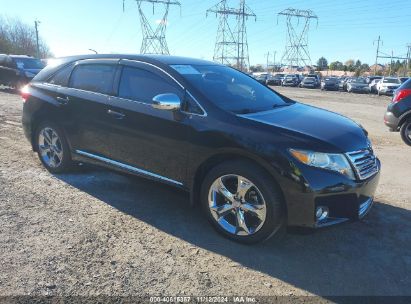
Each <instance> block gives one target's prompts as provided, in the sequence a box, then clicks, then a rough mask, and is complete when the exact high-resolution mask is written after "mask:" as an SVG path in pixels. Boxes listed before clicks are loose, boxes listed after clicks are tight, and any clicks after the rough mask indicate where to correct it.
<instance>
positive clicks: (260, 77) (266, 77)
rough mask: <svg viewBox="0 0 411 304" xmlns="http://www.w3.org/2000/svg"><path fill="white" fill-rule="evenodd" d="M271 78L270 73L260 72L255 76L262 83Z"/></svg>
mask: <svg viewBox="0 0 411 304" xmlns="http://www.w3.org/2000/svg"><path fill="white" fill-rule="evenodd" d="M268 78H269V74H260V75H257V76H256V77H255V79H256V80H257V81H258V82H259V83H261V84H264V85H265V84H267V80H268Z"/></svg>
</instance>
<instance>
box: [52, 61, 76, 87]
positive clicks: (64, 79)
mask: <svg viewBox="0 0 411 304" xmlns="http://www.w3.org/2000/svg"><path fill="white" fill-rule="evenodd" d="M72 70H73V66H72V65H69V66H66V67H64V68H62V69H61V70H59V71H58V72H57V73H56V74H54V75H53V76H52V77H51V78H50V79H49V80H48V83H50V84H55V85H59V86H62V87H66V86H67V84H68V81H69V79H70V74H71V71H72Z"/></svg>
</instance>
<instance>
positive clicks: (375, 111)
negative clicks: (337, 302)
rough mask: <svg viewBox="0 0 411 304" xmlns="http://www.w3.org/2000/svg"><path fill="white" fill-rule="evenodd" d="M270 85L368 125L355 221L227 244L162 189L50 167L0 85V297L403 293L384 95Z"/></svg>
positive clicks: (398, 174) (409, 218)
mask: <svg viewBox="0 0 411 304" xmlns="http://www.w3.org/2000/svg"><path fill="white" fill-rule="evenodd" d="M279 91H281V92H282V93H284V94H285V95H287V96H289V97H292V98H295V99H297V100H301V101H303V102H306V103H309V104H312V105H315V106H319V107H323V108H327V109H330V110H333V111H336V112H339V113H342V114H344V115H347V116H349V117H351V118H353V119H355V120H356V121H358V122H360V123H361V124H362V125H363V126H364V127H365V128H366V129H367V130H368V131H369V132H370V136H371V139H372V141H373V143H374V146H375V150H376V153H377V154H378V156H379V157H380V159H381V161H382V164H383V171H382V177H381V184H380V187H379V189H378V193H377V197H376V199H377V202H376V204H375V206H374V208H373V210H372V211H371V212H370V214H369V215H368V217H367V218H366V219H365V220H364V221H362V222H357V223H348V224H343V225H340V226H336V227H331V228H328V229H324V230H320V231H317V232H315V233H312V234H301V233H296V232H293V233H289V234H287V235H286V236H285V238H284V239H283V240H282V242H280V243H279V242H275V241H268V242H266V243H264V244H260V245H256V246H243V245H238V244H236V243H232V242H229V241H227V240H225V239H223V238H221V237H220V236H219V235H217V234H216V233H215V232H214V230H213V229H212V228H211V227H210V226H209V225H208V223H207V222H206V221H205V219H203V217H202V215H201V213H200V212H199V211H198V210H193V209H191V208H190V207H189V200H188V196H187V195H186V194H185V193H182V192H179V191H176V190H174V189H172V188H169V187H166V186H164V185H161V184H156V183H153V182H149V181H146V180H143V179H139V178H135V177H130V176H124V175H119V174H116V173H111V172H108V171H106V170H102V169H95V168H84V169H82V170H79V171H78V172H75V173H72V174H68V175H60V176H53V175H51V174H49V173H48V172H47V171H45V170H44V169H43V168H42V167H41V165H40V162H39V160H38V159H37V156H36V155H35V154H33V153H32V152H31V150H30V146H29V144H28V142H27V141H26V139H25V138H24V136H23V132H22V128H21V126H20V117H21V109H22V102H21V101H20V98H19V97H18V96H17V95H15V94H13V92H9V91H7V90H4V89H3V90H1V91H0V263H1V265H0V270H1V271H0V296H5V295H85V296H89V295H123V296H124V295H177V294H178V295H320V296H323V297H327V296H330V295H411V274H410V273H411V271H410V270H411V187H410V182H411V177H410V175H409V174H410V172H411V161H410V152H411V148H410V147H407V146H406V145H405V144H403V143H402V142H401V140H400V137H399V134H398V133H389V132H388V130H387V129H386V128H385V126H384V124H383V118H382V117H383V114H384V111H385V108H386V105H387V103H388V102H389V98H387V97H377V96H366V95H351V94H348V93H338V92H321V91H318V90H315V91H309V90H304V89H293V88H288V89H287V88H284V89H282V88H280V89H279Z"/></svg>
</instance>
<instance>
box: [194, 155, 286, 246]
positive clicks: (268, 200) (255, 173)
mask: <svg viewBox="0 0 411 304" xmlns="http://www.w3.org/2000/svg"><path fill="white" fill-rule="evenodd" d="M201 204H202V207H203V209H204V212H205V214H206V216H207V218H208V219H209V221H210V222H211V223H212V225H213V226H214V228H215V229H216V230H217V231H218V232H220V233H221V234H223V235H224V236H226V237H227V238H229V239H231V240H234V241H238V242H241V243H246V244H252V243H257V242H260V241H264V240H266V239H268V238H270V237H271V236H273V235H275V234H278V232H279V231H280V230H282V229H281V228H283V227H284V226H285V220H284V219H285V212H284V205H283V199H282V195H281V192H280V191H279V189H278V188H277V186H276V184H275V182H274V181H273V179H272V177H271V176H269V175H268V174H267V173H266V172H265V171H264V170H263V169H261V168H260V167H258V166H255V165H254V164H252V163H248V162H242V161H231V162H226V163H223V164H220V165H218V166H217V167H215V168H213V169H212V170H211V171H210V172H209V173H208V174H207V176H206V177H205V179H204V181H203V184H202V189H201Z"/></svg>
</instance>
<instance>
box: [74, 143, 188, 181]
mask: <svg viewBox="0 0 411 304" xmlns="http://www.w3.org/2000/svg"><path fill="white" fill-rule="evenodd" d="M76 153H77V154H79V155H82V156H86V157H89V158H93V159H96V160H99V161H102V162H104V163H107V164H110V165H113V166H116V167H119V168H121V169H124V170H127V171H131V172H134V173H137V174H141V175H145V176H149V177H151V178H155V179H158V180H161V181H165V182H168V183H172V184H175V185H178V186H183V183H180V182H178V181H175V180H173V179H171V178H167V177H164V176H161V175H158V174H155V173H152V172H149V171H146V170H142V169H139V168H136V167H133V166H130V165H126V164H123V163H120V162H118V161H115V160H112V159H109V158H105V157H102V156H98V155H95V154H92V153H88V152H85V151H81V150H76Z"/></svg>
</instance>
